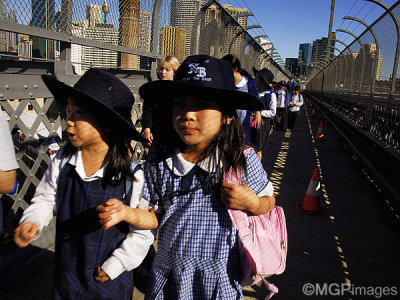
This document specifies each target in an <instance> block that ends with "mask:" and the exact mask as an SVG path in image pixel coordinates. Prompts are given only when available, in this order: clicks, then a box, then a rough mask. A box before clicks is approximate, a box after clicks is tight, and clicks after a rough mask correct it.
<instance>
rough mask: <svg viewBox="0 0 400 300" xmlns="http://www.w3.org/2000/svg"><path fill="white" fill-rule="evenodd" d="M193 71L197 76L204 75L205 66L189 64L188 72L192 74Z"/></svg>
mask: <svg viewBox="0 0 400 300" xmlns="http://www.w3.org/2000/svg"><path fill="white" fill-rule="evenodd" d="M193 73H195V74H196V76H197V77H202V78H203V77H206V75H207V73H206V68H204V67H199V64H195V63H192V64H189V71H188V74H193Z"/></svg>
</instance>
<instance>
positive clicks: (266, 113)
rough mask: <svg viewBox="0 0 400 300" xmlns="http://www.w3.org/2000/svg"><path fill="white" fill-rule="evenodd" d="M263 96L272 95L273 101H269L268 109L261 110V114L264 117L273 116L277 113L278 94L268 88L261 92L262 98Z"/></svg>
mask: <svg viewBox="0 0 400 300" xmlns="http://www.w3.org/2000/svg"><path fill="white" fill-rule="evenodd" d="M261 97H271V101H269V107H268V109H265V110H262V111H261V116H262V117H264V118H273V117H275V115H276V101H277V100H276V94H275V93H271V91H269V90H267V91H264V92H262V93H260V98H261Z"/></svg>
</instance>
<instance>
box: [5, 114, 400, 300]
mask: <svg viewBox="0 0 400 300" xmlns="http://www.w3.org/2000/svg"><path fill="white" fill-rule="evenodd" d="M307 110H308V113H307V114H306V110H305V109H304V107H302V111H301V114H300V116H299V119H298V121H297V125H296V128H295V131H294V132H292V133H291V134H287V133H286V134H285V133H284V132H274V133H272V135H271V136H270V145H269V149H268V150H267V151H265V153H264V156H263V165H264V167H265V169H266V171H267V173H268V174H269V177H270V179H271V180H272V182H273V183H274V186H275V190H276V197H277V204H278V205H280V206H282V207H283V208H284V210H285V214H286V221H287V229H288V258H287V268H286V271H285V272H284V273H283V274H282V275H280V276H274V277H272V278H270V282H272V283H274V284H275V285H276V286H277V287H278V288H279V290H280V292H279V294H277V295H275V296H274V297H273V299H277V300H279V299H318V298H320V299H322V298H324V299H366V298H371V299H374V298H382V299H398V298H399V295H400V260H399V253H400V226H399V224H400V221H399V216H398V215H396V213H395V212H394V211H392V210H391V208H390V207H389V206H388V204H387V203H386V202H385V199H384V198H383V197H382V195H381V194H380V193H379V192H378V191H377V189H376V188H375V186H374V185H373V183H371V182H370V181H369V179H368V178H367V177H366V176H365V175H364V173H363V171H362V170H361V168H360V166H359V165H358V164H357V162H356V161H355V160H354V159H352V157H351V155H349V153H348V152H347V151H346V149H345V147H344V146H343V144H342V143H341V140H340V138H339V137H338V136H337V135H336V134H335V132H333V130H332V129H331V128H330V126H329V124H327V123H326V122H324V123H323V131H324V134H325V136H326V141H325V142H313V138H312V136H313V135H314V134H316V132H317V130H318V126H319V123H320V121H321V116H320V115H319V114H318V112H317V115H316V116H315V117H309V116H310V113H311V110H310V108H308V109H307ZM317 166H319V167H320V174H321V189H322V196H321V200H320V203H321V208H322V210H323V212H324V213H325V215H324V216H309V215H301V214H298V213H296V206H297V205H298V204H300V203H302V201H303V199H304V196H305V193H306V191H307V187H308V185H309V182H310V179H311V176H312V174H313V171H314V168H315V167H317ZM53 260H54V253H52V252H50V251H45V250H43V251H41V252H40V253H39V254H38V255H36V256H35V257H33V258H32V259H30V260H29V261H27V262H25V263H24V264H22V265H21V266H20V267H19V268H17V269H15V270H9V272H8V274H7V276H6V279H5V280H3V281H2V282H0V286H1V287H0V299H15V300H20V299H21V300H26V299H41V300H45V299H51V286H52V268H53V265H54V263H53ZM3 277H4V276H3ZM345 284H349V285H345ZM349 290H351V291H352V293H351V291H349ZM316 292H319V295H320V296H319V297H317V296H318V295H317V294H316ZM267 294H268V293H267V291H266V289H265V287H264V286H262V285H260V286H255V287H251V288H246V289H245V290H244V295H245V299H265V297H266V295H267ZM142 298H143V295H142V294H141V293H138V292H136V293H135V294H134V296H133V299H142Z"/></svg>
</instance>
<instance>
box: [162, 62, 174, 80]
mask: <svg viewBox="0 0 400 300" xmlns="http://www.w3.org/2000/svg"><path fill="white" fill-rule="evenodd" d="M158 74H159V75H160V79H161V80H173V79H174V74H175V72H174V69H173V68H172V67H171V66H169V65H166V64H163V65H161V66H160V69H159V70H158Z"/></svg>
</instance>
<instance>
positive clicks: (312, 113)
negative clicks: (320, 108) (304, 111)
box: [311, 107, 315, 117]
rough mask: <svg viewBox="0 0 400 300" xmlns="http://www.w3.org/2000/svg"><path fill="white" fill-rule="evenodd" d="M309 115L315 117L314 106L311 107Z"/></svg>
mask: <svg viewBox="0 0 400 300" xmlns="http://www.w3.org/2000/svg"><path fill="white" fill-rule="evenodd" d="M311 117H315V107H313V109H312V112H311Z"/></svg>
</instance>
